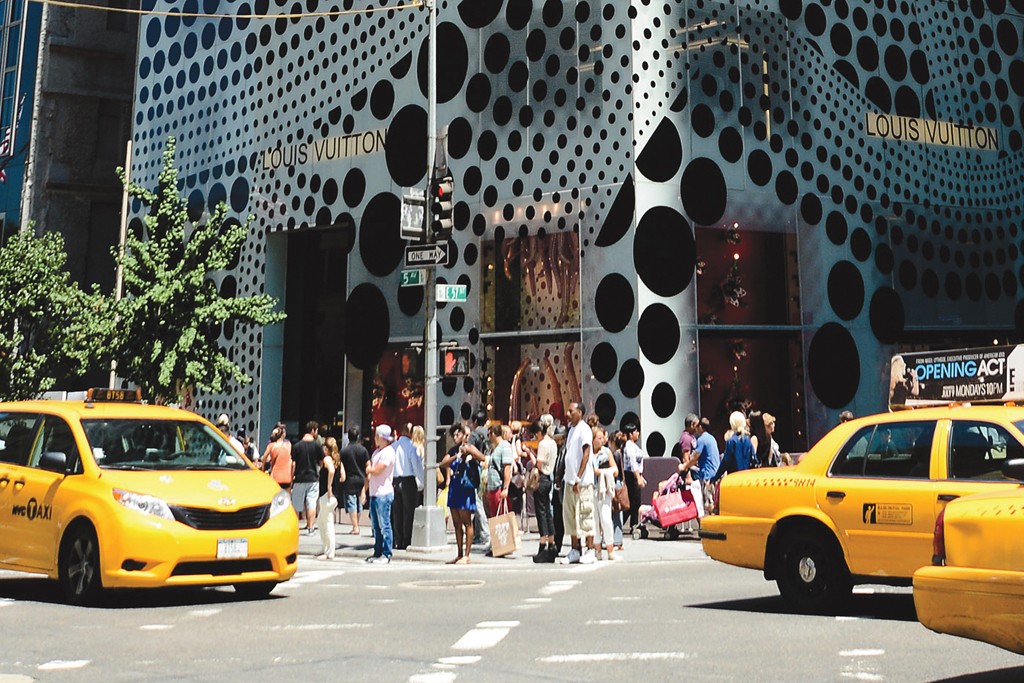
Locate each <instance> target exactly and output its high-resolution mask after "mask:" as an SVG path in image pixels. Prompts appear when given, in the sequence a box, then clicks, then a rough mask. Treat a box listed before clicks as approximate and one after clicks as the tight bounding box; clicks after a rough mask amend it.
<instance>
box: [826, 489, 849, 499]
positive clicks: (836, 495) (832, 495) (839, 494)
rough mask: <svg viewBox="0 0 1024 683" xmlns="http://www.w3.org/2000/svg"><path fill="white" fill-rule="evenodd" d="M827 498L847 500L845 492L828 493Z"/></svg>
mask: <svg viewBox="0 0 1024 683" xmlns="http://www.w3.org/2000/svg"><path fill="white" fill-rule="evenodd" d="M825 497H826V498H836V499H838V500H842V499H843V498H846V493H845V492H843V491H829V492H828V493H826V494H825Z"/></svg>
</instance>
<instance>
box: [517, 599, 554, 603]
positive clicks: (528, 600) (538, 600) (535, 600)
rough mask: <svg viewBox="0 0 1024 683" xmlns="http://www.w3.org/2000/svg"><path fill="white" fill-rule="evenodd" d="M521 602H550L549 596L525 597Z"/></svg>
mask: <svg viewBox="0 0 1024 683" xmlns="http://www.w3.org/2000/svg"><path fill="white" fill-rule="evenodd" d="M523 602H537V603H541V602H551V598H526V600H524V601H523Z"/></svg>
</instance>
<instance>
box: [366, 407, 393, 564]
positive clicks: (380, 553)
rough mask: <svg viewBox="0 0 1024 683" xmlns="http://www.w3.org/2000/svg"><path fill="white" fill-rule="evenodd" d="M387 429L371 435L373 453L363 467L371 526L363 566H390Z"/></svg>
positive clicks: (390, 454) (390, 490)
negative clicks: (369, 545) (368, 553)
mask: <svg viewBox="0 0 1024 683" xmlns="http://www.w3.org/2000/svg"><path fill="white" fill-rule="evenodd" d="M392 440H393V439H392V436H391V427H389V426H387V425H379V426H378V427H377V429H376V431H375V432H374V445H375V446H376V450H374V452H373V455H372V456H370V462H368V463H367V464H366V487H367V489H368V490H369V497H370V523H371V524H372V526H373V555H372V556H370V557H368V558H366V561H367V562H378V563H383V564H387V563H388V562H391V544H392V535H391V504H392V503H393V502H394V500H395V487H394V476H395V459H396V454H395V448H394V446H392V445H391V441H392Z"/></svg>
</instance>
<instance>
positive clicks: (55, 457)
mask: <svg viewBox="0 0 1024 683" xmlns="http://www.w3.org/2000/svg"><path fill="white" fill-rule="evenodd" d="M1022 462H1024V461H1022ZM39 469H41V470H46V471H47V472H57V473H58V474H64V473H66V472H67V469H68V456H67V454H65V453H61V452H60V451H46V452H45V453H43V454H42V455H41V456H40V457H39Z"/></svg>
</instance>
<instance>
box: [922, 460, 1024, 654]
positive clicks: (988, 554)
mask: <svg viewBox="0 0 1024 683" xmlns="http://www.w3.org/2000/svg"><path fill="white" fill-rule="evenodd" d="M1003 472H1004V473H1005V474H1006V475H1007V476H1008V477H1012V478H1013V479H1018V480H1021V481H1024V460H1011V461H1009V462H1007V463H1006V464H1005V465H1004V467H1003ZM1022 535H1024V488H1022V487H1020V486H1018V487H1017V488H1016V489H1015V490H1013V491H1006V492H999V493H981V494H977V495H973V496H969V497H967V498H960V499H958V500H955V501H953V502H951V503H950V504H949V505H947V506H946V509H945V510H943V511H942V512H941V513H940V514H939V518H938V520H937V521H936V522H935V537H934V549H933V552H934V556H933V558H932V562H933V564H935V565H936V566H930V567H922V568H920V569H918V570H917V571H916V572H914V605H915V606H916V607H917V618H918V620H919V621H920V622H921V623H922V624H924V625H925V626H927V627H928V628H930V629H931V630H933V631H938V632H939V633H949V634H952V635H956V636H963V637H965V638H972V639H974V640H980V641H983V642H986V643H991V644H992V645H997V646H999V647H1001V648H1004V649H1007V650H1010V651H1011V652H1016V653H1018V654H1024V546H1022V545H1021V543H1020V538H1021V536H1022Z"/></svg>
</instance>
